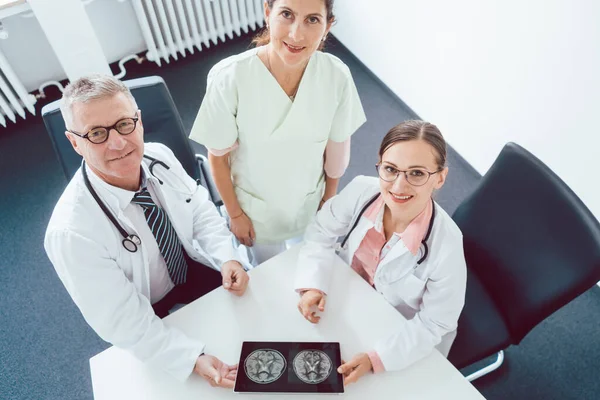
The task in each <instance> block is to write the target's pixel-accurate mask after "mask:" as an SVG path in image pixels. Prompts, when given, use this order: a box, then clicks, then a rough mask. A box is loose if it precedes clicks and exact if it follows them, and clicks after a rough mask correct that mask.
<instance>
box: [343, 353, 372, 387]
mask: <svg viewBox="0 0 600 400" xmlns="http://www.w3.org/2000/svg"><path fill="white" fill-rule="evenodd" d="M342 362H343V361H342ZM337 371H338V373H340V374H342V375H344V386H347V385H349V384H351V383H354V382H356V381H357V380H358V379H359V378H360V377H361V376H363V375H364V374H366V373H369V372H372V371H373V365H372V364H371V359H370V358H369V356H368V355H367V353H360V354H357V355H355V356H354V357H353V358H352V360H350V361H348V362H346V363H343V364H342V365H340V366H339V368H338V369H337Z"/></svg>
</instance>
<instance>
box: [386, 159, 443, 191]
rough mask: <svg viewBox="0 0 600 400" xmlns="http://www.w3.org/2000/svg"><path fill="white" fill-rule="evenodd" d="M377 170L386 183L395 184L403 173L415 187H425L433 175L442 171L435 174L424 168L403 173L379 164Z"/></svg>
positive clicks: (389, 166)
mask: <svg viewBox="0 0 600 400" xmlns="http://www.w3.org/2000/svg"><path fill="white" fill-rule="evenodd" d="M375 168H377V172H378V173H379V177H380V178H381V179H383V180H384V181H386V182H394V181H395V180H396V179H398V176H399V175H400V174H401V173H404V177H405V178H406V181H407V182H408V183H410V184H411V185H413V186H423V185H424V184H426V183H427V181H429V178H431V175H434V174H437V173H438V172H440V171H442V170H441V169H439V170H437V171H435V172H429V171H427V170H426V169H424V168H411V169H407V170H406V171H402V170H399V169H396V168H394V167H392V166H391V165H387V164H381V163H378V164H376V165H375Z"/></svg>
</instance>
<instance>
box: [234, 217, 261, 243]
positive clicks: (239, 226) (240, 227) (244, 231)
mask: <svg viewBox="0 0 600 400" xmlns="http://www.w3.org/2000/svg"><path fill="white" fill-rule="evenodd" d="M229 218H230V221H229V224H230V229H231V233H233V234H234V235H235V237H236V238H237V240H239V241H240V243H241V244H243V245H244V246H247V247H252V245H253V244H254V239H255V238H256V235H255V234H254V226H253V225H252V221H251V220H250V218H248V216H247V215H246V213H244V212H242V214H241V215H239V216H236V217H235V218H231V216H230V217H229Z"/></svg>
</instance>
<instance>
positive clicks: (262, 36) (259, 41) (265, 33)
mask: <svg viewBox="0 0 600 400" xmlns="http://www.w3.org/2000/svg"><path fill="white" fill-rule="evenodd" d="M276 1H277V0H266V2H267V5H268V6H269V9H270V10H272V9H273V5H274V4H275V2H276ZM323 2H324V3H325V9H326V10H327V22H328V23H329V22H334V21H335V15H333V2H334V0H323ZM270 40H271V37H270V33H269V28H268V27H267V25H265V27H264V29H263V30H262V31H260V33H259V34H258V35H256V36H254V39H252V44H254V45H255V46H256V47H259V46H264V45H267V44H269V41H270ZM323 47H325V42H323V41H322V42H321V43H320V44H319V50H323Z"/></svg>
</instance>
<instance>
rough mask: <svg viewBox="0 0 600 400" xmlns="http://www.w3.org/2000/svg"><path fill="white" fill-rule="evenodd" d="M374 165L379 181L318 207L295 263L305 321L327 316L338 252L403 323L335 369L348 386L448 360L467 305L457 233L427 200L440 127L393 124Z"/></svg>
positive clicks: (442, 169)
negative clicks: (435, 354) (423, 362)
mask: <svg viewBox="0 0 600 400" xmlns="http://www.w3.org/2000/svg"><path fill="white" fill-rule="evenodd" d="M376 167H377V171H378V175H379V176H378V177H376V178H375V177H365V176H359V177H357V178H355V179H354V180H353V181H352V182H350V183H349V184H348V186H347V187H346V188H344V190H342V192H341V193H340V194H339V195H337V196H335V197H333V198H332V199H330V200H329V201H327V202H326V203H325V205H324V206H323V208H322V209H321V211H319V213H318V214H317V216H316V218H315V220H314V221H313V222H312V223H311V224H310V225H309V227H308V228H307V230H306V233H305V236H304V239H305V244H304V245H303V247H302V249H301V251H300V256H299V260H298V270H297V276H296V282H295V288H296V290H298V291H299V292H300V293H301V296H302V297H301V299H300V302H299V304H298V309H299V310H300V312H301V313H302V315H304V317H305V318H306V319H307V320H308V321H310V322H312V323H317V322H319V319H320V317H319V316H317V315H316V313H315V311H317V310H318V311H321V312H322V311H324V310H325V301H326V296H327V292H328V290H329V284H330V282H329V279H330V278H329V277H330V276H331V273H332V270H331V269H332V266H333V265H332V262H331V260H332V257H333V254H334V252H335V251H336V248H337V249H338V250H339V255H340V256H341V257H342V259H344V260H345V261H346V262H347V263H348V264H349V265H350V266H351V267H352V269H354V270H355V271H356V272H357V273H358V274H359V275H360V276H361V277H362V278H363V279H365V280H366V281H367V282H368V283H369V284H370V285H371V286H373V288H374V289H375V290H377V291H378V292H379V293H380V294H381V295H382V296H383V297H384V298H385V300H387V301H388V302H389V303H390V304H391V305H393V306H394V307H395V308H396V309H397V310H398V311H399V312H400V313H401V314H402V315H403V316H404V317H405V318H406V320H407V322H406V323H405V324H404V325H401V326H399V327H398V330H396V331H394V332H389V335H388V336H387V337H382V338H381V340H380V341H379V342H377V343H373V344H372V347H371V348H370V349H365V350H366V352H365V353H361V354H358V355H356V356H355V357H354V358H352V359H351V360H350V361H348V362H346V363H345V364H343V365H342V366H341V367H340V368H339V369H338V372H339V373H342V374H344V376H345V378H344V381H345V383H351V382H354V381H356V380H357V379H358V378H359V377H361V376H362V375H363V374H365V373H367V372H369V371H374V372H381V371H386V370H399V369H402V368H405V367H407V366H408V365H410V364H412V363H414V362H415V361H417V360H419V359H421V358H423V357H425V356H426V355H428V354H429V353H430V352H431V351H432V349H433V348H437V349H438V350H439V351H440V352H441V353H442V354H443V355H445V356H447V355H448V352H449V351H450V346H451V345H452V342H453V341H454V338H455V337H456V328H457V321H458V317H459V315H460V313H461V311H462V308H463V305H464V298H465V288H466V263H465V258H464V253H463V244H462V234H461V232H460V230H459V228H458V227H457V226H456V224H455V223H454V221H453V220H452V219H451V218H450V216H448V214H447V213H446V212H445V211H444V210H443V209H442V208H440V206H439V205H437V204H436V203H435V201H434V200H433V194H434V192H435V191H436V190H438V189H440V188H441V187H442V186H443V185H444V182H445V180H446V176H447V175H448V167H447V166H446V142H445V141H444V138H443V137H442V135H441V133H440V131H439V130H438V128H437V127H436V126H435V125H432V124H430V123H427V122H423V121H406V122H403V123H401V124H399V125H397V126H395V127H394V128H392V129H391V130H390V131H389V132H388V133H387V135H386V136H385V137H384V139H383V142H382V143H381V147H380V150H379V162H378V163H377V165H376ZM342 238H343V239H342ZM339 240H341V247H340V245H339V244H338V242H339Z"/></svg>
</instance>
